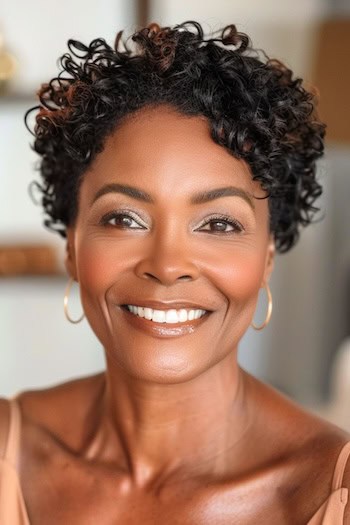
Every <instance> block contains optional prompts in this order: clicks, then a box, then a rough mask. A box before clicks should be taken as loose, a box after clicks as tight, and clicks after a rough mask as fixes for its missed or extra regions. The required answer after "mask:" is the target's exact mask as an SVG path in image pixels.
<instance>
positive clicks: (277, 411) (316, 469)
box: [254, 381, 350, 524]
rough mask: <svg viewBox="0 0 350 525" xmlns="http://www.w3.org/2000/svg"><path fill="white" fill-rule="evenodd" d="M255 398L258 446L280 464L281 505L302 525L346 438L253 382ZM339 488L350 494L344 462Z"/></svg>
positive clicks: (320, 498)
mask: <svg viewBox="0 0 350 525" xmlns="http://www.w3.org/2000/svg"><path fill="white" fill-rule="evenodd" d="M254 383H255V381H254ZM255 398H256V403H257V402H259V408H260V410H259V414H258V432H259V443H260V444H261V446H262V447H264V448H265V449H266V450H269V452H271V451H272V448H273V449H274V451H272V454H275V456H272V457H273V459H276V460H277V459H278V458H282V464H283V465H284V467H285V468H283V487H284V489H283V490H284V494H285V495H286V505H287V506H291V508H292V509H296V508H297V509H298V512H300V515H301V516H302V517H303V519H304V518H305V519H306V518H307V519H306V521H305V520H304V521H303V519H301V520H300V522H301V523H305V522H307V520H308V519H310V518H311V517H312V516H313V515H314V514H315V512H316V511H317V510H318V508H319V507H321V505H322V504H323V503H324V501H326V500H327V498H328V497H329V496H330V494H331V492H332V481H333V475H334V469H335V465H336V462H337V459H338V457H339V454H340V452H341V450H342V448H343V447H344V445H345V444H346V443H347V442H349V441H350V435H349V434H348V433H347V432H346V431H345V430H343V429H341V428H339V427H338V426H336V425H334V424H332V423H330V422H328V421H326V420H324V419H322V418H320V417H319V416H317V415H315V414H313V413H312V412H310V411H309V410H307V409H306V408H304V407H303V406H301V405H299V404H298V403H296V402H295V401H294V400H292V399H290V398H289V397H288V396H286V395H285V394H283V393H282V392H279V391H278V390H277V389H275V388H273V387H271V386H270V385H267V384H265V383H261V382H258V384H257V385H256V393H255ZM343 487H347V488H350V459H349V462H348V464H347V467H346V473H345V477H344V480H343ZM348 513H349V518H348V520H349V521H345V523H349V524H350V510H348Z"/></svg>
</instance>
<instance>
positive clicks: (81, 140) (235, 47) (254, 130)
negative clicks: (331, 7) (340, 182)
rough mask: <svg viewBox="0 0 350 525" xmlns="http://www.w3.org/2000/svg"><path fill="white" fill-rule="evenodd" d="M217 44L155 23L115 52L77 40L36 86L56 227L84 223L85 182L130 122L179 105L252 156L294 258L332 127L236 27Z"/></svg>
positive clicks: (197, 28)
mask: <svg viewBox="0 0 350 525" xmlns="http://www.w3.org/2000/svg"><path fill="white" fill-rule="evenodd" d="M219 33H220V36H219V37H217V38H214V37H213V38H204V33H203V29H202V26H201V25H200V24H199V23H198V22H195V21H187V22H184V23H182V24H178V25H175V26H174V27H159V25H157V24H150V25H149V26H148V27H146V28H143V29H141V30H139V31H137V32H135V33H134V34H133V35H131V37H130V38H131V40H132V41H133V42H134V44H132V46H131V48H130V47H128V44H129V42H130V38H129V39H127V41H123V40H122V35H123V31H120V32H119V33H118V34H117V36H116V40H115V44H114V47H111V46H110V45H108V44H107V43H106V41H105V40H104V39H102V38H98V39H95V40H93V41H92V42H91V43H90V44H89V45H84V44H83V43H81V42H79V41H76V40H69V41H68V48H69V51H70V53H65V54H64V55H63V56H62V57H61V58H60V66H61V70H60V72H59V74H58V76H57V77H55V78H53V79H52V80H51V81H50V82H49V83H47V84H43V85H42V86H41V88H40V89H39V91H38V96H39V100H40V105H39V106H35V107H34V108H31V109H30V110H29V111H28V112H27V114H26V117H25V118H26V122H27V117H28V114H29V113H30V112H31V111H33V110H37V114H36V124H35V127H34V132H33V134H34V136H35V140H34V150H35V151H36V152H37V153H38V154H39V155H40V156H41V159H40V163H39V170H40V173H41V177H42V182H41V183H38V182H34V184H35V185H36V187H37V188H38V189H39V191H40V192H41V203H42V205H43V207H44V211H45V213H46V217H45V220H44V224H45V226H46V227H48V228H49V229H52V230H54V231H57V232H59V233H60V234H61V235H62V236H63V237H66V228H67V226H69V225H71V224H74V221H75V219H76V216H77V200H78V199H77V198H78V191H79V185H80V182H81V180H82V178H83V176H84V172H85V171H86V170H87V168H88V166H89V164H90V163H91V162H92V161H93V159H94V157H95V156H96V155H97V154H98V153H99V152H101V151H102V150H103V147H104V144H105V141H106V138H107V137H108V135H110V134H111V133H112V132H113V131H114V130H115V129H116V127H117V126H118V125H119V124H120V123H121V122H122V121H123V118H124V117H126V116H128V115H129V114H131V113H132V112H135V111H137V110H139V109H141V108H143V107H145V106H147V105H152V106H154V105H160V104H167V105H171V106H172V107H173V108H175V109H176V110H177V111H179V112H181V113H182V114H184V115H189V116H196V115H201V116H205V117H206V119H207V121H208V123H209V126H210V133H211V137H212V139H213V140H214V141H215V142H216V143H218V144H219V145H221V146H223V147H224V148H226V150H227V151H229V152H230V153H231V154H232V155H233V156H234V157H236V158H238V159H244V160H245V161H246V162H247V163H248V165H249V166H250V169H251V172H252V176H253V179H254V180H258V181H259V182H260V184H261V187H262V188H263V189H264V190H266V192H267V198H268V203H269V212H270V230H271V232H272V234H273V235H274V239H275V243H276V249H277V250H278V251H279V252H280V253H283V252H286V251H288V250H289V249H290V248H291V247H292V246H293V245H294V243H295V242H296V240H297V239H298V237H299V232H300V227H301V226H306V225H307V224H309V223H310V222H311V221H312V218H313V216H314V213H315V212H316V211H318V208H317V207H315V205H314V202H315V200H316V199H317V198H318V197H319V196H320V195H321V193H322V188H321V186H320V184H319V183H318V181H317V180H316V161H317V159H318V158H319V157H321V156H322V154H323V149H324V144H323V138H324V134H325V125H324V124H323V123H322V122H320V121H319V120H318V118H317V115H316V102H317V100H316V97H315V95H314V94H313V93H311V92H309V91H307V90H306V89H305V88H304V87H303V86H302V79H300V78H294V77H293V73H292V71H291V70H290V69H288V68H287V67H286V66H285V65H284V64H282V63H281V62H280V61H278V60H275V59H270V58H269V57H268V56H267V55H266V54H265V53H264V52H262V51H259V50H256V49H254V48H252V47H251V42H250V39H249V37H248V36H247V35H246V34H244V33H240V32H238V31H237V29H236V27H235V26H234V25H228V26H226V27H225V28H224V29H222V30H220V31H219Z"/></svg>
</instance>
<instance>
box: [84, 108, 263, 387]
mask: <svg viewBox="0 0 350 525" xmlns="http://www.w3.org/2000/svg"><path fill="white" fill-rule="evenodd" d="M263 195H264V193H263V191H262V190H261V188H260V186H259V184H258V183H255V182H253V181H252V177H251V173H250V170H249V167H248V166H247V165H246V164H245V163H244V162H243V161H241V160H238V159H235V158H234V157H233V156H232V155H230V154H229V153H228V152H227V151H226V150H225V149H224V148H223V147H222V146H219V145H218V144H216V143H215V142H214V141H213V140H212V138H211V136H210V133H209V129H208V126H207V123H206V122H205V121H204V120H203V119H201V118H196V117H184V116H183V115H179V114H178V113H176V112H175V111H169V110H164V109H159V110H158V111H154V110H153V111H148V112H147V110H145V111H144V113H142V114H140V117H139V118H137V119H135V118H134V119H132V120H130V121H126V122H125V123H123V125H122V126H120V127H119V128H118V129H117V130H116V131H115V132H114V133H113V134H112V135H111V136H110V137H109V138H108V139H107V141H106V144H105V148H104V150H103V151H102V152H101V153H100V154H99V155H98V156H97V157H96V159H95V161H94V163H93V164H92V166H91V167H90V168H89V170H88V172H87V173H86V174H85V176H84V179H83V181H82V184H81V188H80V193H79V211H78V217H77V222H76V227H75V231H74V246H75V252H76V264H77V273H78V275H79V282H80V287H81V296H82V301H83V304H84V310H85V312H86V315H87V318H88V320H89V322H90V324H91V326H92V328H93V330H94V331H95V333H96V335H97V337H98V338H99V339H100V341H101V342H102V344H103V346H104V348H105V350H106V352H108V353H109V354H110V355H113V356H114V357H113V358H114V359H115V360H117V362H119V363H120V365H121V366H122V367H123V368H124V369H127V370H129V372H130V373H132V374H136V373H137V374H138V375H140V374H141V375H143V377H145V378H148V379H150V380H152V378H153V379H154V380H159V379H160V378H161V379H162V381H163V380H165V381H166V378H167V377H168V375H167V374H170V375H169V377H170V376H172V377H173V375H174V373H175V374H176V373H178V374H179V376H178V377H179V379H181V377H183V376H181V374H184V373H185V372H184V370H185V369H186V370H187V373H191V374H196V373H200V371H203V370H204V369H205V368H207V367H209V366H211V364H213V363H214V362H216V361H217V360H218V359H220V358H221V357H223V356H224V355H227V353H228V352H230V351H232V349H234V348H236V346H237V344H238V341H239V340H240V338H241V337H242V335H243V333H244V332H245V331H246V329H247V327H248V326H249V324H250V320H251V318H252V316H253V313H254V309H255V304H256V300H257V295H258V292H259V289H260V286H261V283H262V280H263V278H264V272H265V268H266V260H267V257H266V254H267V249H268V242H269V231H268V203H267V200H261V197H262V196H263ZM256 196H258V197H259V199H256V198H255V197H256ZM177 341H179V342H178V343H177ZM199 349H200V351H199ZM176 370H177V372H176ZM181 370H182V372H181Z"/></svg>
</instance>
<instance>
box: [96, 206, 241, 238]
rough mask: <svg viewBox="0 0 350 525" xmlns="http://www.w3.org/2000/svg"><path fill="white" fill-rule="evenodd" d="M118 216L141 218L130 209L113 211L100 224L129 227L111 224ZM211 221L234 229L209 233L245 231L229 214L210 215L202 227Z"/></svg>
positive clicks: (135, 219)
mask: <svg viewBox="0 0 350 525" xmlns="http://www.w3.org/2000/svg"><path fill="white" fill-rule="evenodd" d="M118 217H128V218H130V219H132V220H133V221H135V222H138V220H139V218H138V217H136V216H134V214H133V213H131V212H130V211H125V212H123V211H118V212H117V211H112V212H110V213H107V214H106V215H104V216H103V217H102V219H101V221H100V224H101V225H102V226H111V227H112V228H117V227H120V228H122V229H124V228H128V226H123V225H118V226H115V225H113V224H109V222H110V221H111V220H112V219H115V218H118ZM211 222H221V223H226V224H228V225H229V226H232V227H233V228H234V229H233V230H231V231H216V232H215V231H210V230H206V231H208V232H209V233H214V234H217V233H219V234H220V233H224V234H230V233H231V234H233V233H236V234H237V233H238V234H239V233H242V232H243V231H244V228H243V226H242V224H241V223H240V222H239V221H237V220H236V219H233V218H232V217H229V216H227V215H221V214H217V215H214V216H213V217H210V219H209V220H207V221H206V222H204V223H203V224H202V225H201V227H203V226H207V225H208V224H210V223H211ZM131 229H132V230H137V229H139V228H131Z"/></svg>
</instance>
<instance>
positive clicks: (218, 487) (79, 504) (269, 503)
mask: <svg viewBox="0 0 350 525" xmlns="http://www.w3.org/2000/svg"><path fill="white" fill-rule="evenodd" d="M21 483H22V485H23V496H24V499H25V502H26V506H27V511H28V514H29V518H30V522H31V525H41V524H47V523H50V525H58V524H60V525H61V524H62V523H67V524H68V523H74V525H83V524H84V525H90V524H91V525H96V523H99V524H101V525H112V524H113V525H119V524H120V525H125V524H128V525H140V523H142V524H143V525H151V524H152V525H156V524H157V525H158V524H167V525H178V524H179V525H180V524H181V525H213V524H216V525H232V524H233V523H239V524H241V525H253V524H254V525H256V523H259V524H261V525H265V524H266V525H271V523H278V524H279V525H284V524H293V525H298V524H299V523H300V525H305V523H306V522H307V520H306V516H310V510H309V509H307V508H305V505H303V504H302V502H301V500H300V501H299V504H297V505H295V501H296V500H295V497H293V496H291V494H290V493H289V491H288V490H287V489H284V490H276V488H274V487H272V486H270V487H269V486H268V485H266V484H265V485H263V484H260V483H258V482H253V483H247V484H241V485H239V486H234V485H232V484H227V483H223V484H218V483H215V484H212V483H209V482H207V483H205V482H203V480H202V481H198V480H196V481H193V480H192V481H189V480H186V481H183V482H181V483H173V484H167V485H162V486H155V485H154V486H150V487H148V488H147V489H145V488H143V489H137V488H132V489H130V484H129V483H128V482H127V481H126V478H125V476H124V475H123V474H122V473H121V472H118V471H116V470H115V469H110V468H107V467H103V466H101V465H99V466H96V465H93V464H91V465H79V464H74V462H71V461H70V462H69V461H67V462H64V461H63V462H62V461H60V462H59V464H57V462H56V461H51V462H47V463H46V465H41V467H40V468H32V469H31V471H30V472H29V471H27V472H26V474H23V475H22V480H21ZM292 492H293V494H294V496H295V491H292Z"/></svg>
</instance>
